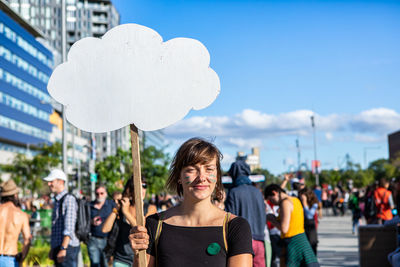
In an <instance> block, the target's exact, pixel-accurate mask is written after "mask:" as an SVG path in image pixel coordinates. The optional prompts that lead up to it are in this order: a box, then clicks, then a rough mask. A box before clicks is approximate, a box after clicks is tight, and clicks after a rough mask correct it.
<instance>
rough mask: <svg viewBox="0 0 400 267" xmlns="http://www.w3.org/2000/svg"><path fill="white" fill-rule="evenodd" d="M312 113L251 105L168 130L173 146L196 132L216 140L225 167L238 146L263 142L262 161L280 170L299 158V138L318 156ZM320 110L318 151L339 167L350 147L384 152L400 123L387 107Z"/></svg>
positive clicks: (306, 156)
mask: <svg viewBox="0 0 400 267" xmlns="http://www.w3.org/2000/svg"><path fill="white" fill-rule="evenodd" d="M312 114H313V112H312V111H311V110H295V111H291V112H287V113H281V114H267V113H264V112H261V111H257V110H252V109H245V110H242V111H241V112H240V113H238V114H235V115H233V116H194V117H190V118H188V119H185V120H182V121H179V122H178V123H176V124H174V125H173V126H171V127H168V128H166V129H165V131H164V132H165V134H166V137H167V139H168V140H172V144H174V145H173V147H176V146H178V145H179V144H181V143H182V142H183V141H184V140H186V139H188V138H191V137H195V136H200V137H204V138H206V139H208V140H211V141H213V142H215V143H216V144H217V146H218V147H219V148H220V149H221V151H222V152H223V154H224V155H225V159H224V161H223V167H224V168H225V169H226V168H228V167H229V164H230V163H231V162H232V161H233V159H234V156H233V155H235V154H236V152H238V151H245V152H246V153H249V152H250V148H251V147H254V146H256V147H260V149H261V158H262V159H261V161H262V166H263V167H265V168H268V169H270V170H272V171H273V172H275V173H279V172H281V171H282V170H284V169H282V168H287V166H288V161H287V159H288V158H292V159H293V158H297V149H296V146H295V142H294V140H295V139H297V138H298V139H299V140H300V146H301V151H302V162H306V163H307V164H308V163H310V161H311V160H312V159H313V143H312V136H313V135H312V128H311V120H310V116H311V115H312ZM314 116H315V122H316V130H317V132H316V133H317V143H318V144H317V145H318V155H319V159H320V160H321V161H322V164H323V167H325V168H334V167H336V164H337V163H336V161H337V162H341V161H343V159H342V158H343V157H344V155H345V154H346V153H351V155H352V157H354V158H360V156H361V158H362V155H363V154H362V153H363V148H364V147H367V146H371V145H374V146H377V147H378V149H376V150H374V151H368V153H369V158H371V159H372V157H379V155H382V151H384V149H385V148H386V146H387V135H388V134H389V133H391V132H394V131H397V130H399V129H400V114H399V113H397V112H396V111H395V110H392V109H387V108H374V109H369V110H365V111H361V112H359V113H357V114H325V115H321V114H314ZM355 144H357V145H355ZM172 151H173V150H172ZM172 151H171V152H172ZM357 154H359V155H357ZM384 154H386V153H384ZM353 155H355V156H353ZM380 157H382V156H380ZM283 159H286V161H284V160H283ZM282 162H283V163H282ZM296 162H297V159H296ZM291 164H292V163H291ZM282 165H283V166H282ZM285 166H286V167H285Z"/></svg>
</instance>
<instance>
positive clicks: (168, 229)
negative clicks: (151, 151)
mask: <svg viewBox="0 0 400 267" xmlns="http://www.w3.org/2000/svg"><path fill="white" fill-rule="evenodd" d="M221 157H222V156H221V153H220V152H219V150H218V149H217V148H216V147H215V146H214V145H213V144H211V143H209V142H207V141H205V140H202V139H199V138H193V139H190V140H188V141H186V142H185V143H184V144H183V145H182V146H181V147H180V148H179V150H178V151H177V153H176V155H175V157H174V160H173V162H172V165H171V172H170V176H169V179H168V181H167V187H168V188H169V189H170V190H173V191H175V192H176V193H177V194H178V195H179V196H183V202H182V204H180V205H178V206H176V207H173V208H171V209H169V210H167V211H165V212H163V213H160V214H154V215H152V216H150V217H148V218H147V219H146V227H143V226H136V227H133V228H132V230H131V233H132V234H131V235H130V236H129V239H130V244H131V247H132V249H133V250H134V251H135V255H138V252H139V250H144V249H146V251H147V256H148V265H147V266H148V267H155V266H163V267H169V266H173V267H176V266H191V267H197V266H199V267H200V266H204V265H205V264H207V265H208V266H228V267H239V266H240V267H250V266H252V264H253V263H252V261H253V259H252V253H253V251H252V236H251V230H250V226H249V223H248V222H247V221H246V220H245V219H243V218H242V217H238V216H235V215H232V214H230V213H226V212H225V211H223V210H221V209H219V208H218V207H216V206H215V205H213V204H212V202H211V199H212V198H213V197H217V198H219V197H221V198H222V196H223V195H222V192H223V186H222V182H221V167H220V159H221ZM135 262H136V261H135ZM134 266H137V265H136V264H135V265H134Z"/></svg>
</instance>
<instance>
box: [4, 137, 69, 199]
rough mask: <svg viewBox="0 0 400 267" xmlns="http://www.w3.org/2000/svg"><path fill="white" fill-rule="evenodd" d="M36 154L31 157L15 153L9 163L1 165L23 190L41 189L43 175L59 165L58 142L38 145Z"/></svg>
mask: <svg viewBox="0 0 400 267" xmlns="http://www.w3.org/2000/svg"><path fill="white" fill-rule="evenodd" d="M36 152H37V153H36V155H35V156H33V157H32V158H30V157H27V156H26V155H25V154H17V155H16V156H15V157H14V159H13V161H12V163H11V164H6V165H3V166H2V167H1V169H2V171H3V172H6V173H10V175H11V178H12V179H13V180H14V181H15V183H16V184H17V185H18V186H20V187H21V188H22V190H23V191H24V192H25V190H26V189H29V190H30V191H31V193H35V192H39V191H40V190H41V189H43V187H44V185H45V183H44V182H43V180H42V179H43V177H45V176H46V175H47V174H48V173H49V170H50V169H52V168H55V167H60V164H61V156H62V148H61V144H60V143H54V144H52V145H48V144H43V145H41V146H40V147H38V150H37V151H36Z"/></svg>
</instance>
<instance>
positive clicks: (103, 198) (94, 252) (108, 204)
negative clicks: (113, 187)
mask: <svg viewBox="0 0 400 267" xmlns="http://www.w3.org/2000/svg"><path fill="white" fill-rule="evenodd" d="M95 194H96V200H94V201H92V202H90V219H91V227H90V234H91V235H90V238H89V241H88V243H87V248H88V254H89V259H90V266H91V267H100V266H101V267H106V266H107V263H108V261H107V257H106V254H105V253H104V249H105V247H106V245H107V236H108V234H107V233H103V232H102V231H101V229H102V227H103V225H104V222H105V220H106V219H107V218H108V216H109V215H110V214H111V212H112V210H113V208H114V207H115V206H116V205H115V202H114V201H112V200H110V199H107V190H106V187H105V186H104V185H99V186H97V188H96V189H95Z"/></svg>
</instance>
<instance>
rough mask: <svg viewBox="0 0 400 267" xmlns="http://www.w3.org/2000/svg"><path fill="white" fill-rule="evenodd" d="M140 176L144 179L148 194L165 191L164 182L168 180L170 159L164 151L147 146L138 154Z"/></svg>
mask: <svg viewBox="0 0 400 267" xmlns="http://www.w3.org/2000/svg"><path fill="white" fill-rule="evenodd" d="M140 160H141V168H142V175H143V176H144V177H146V182H147V184H148V186H149V187H148V189H147V191H148V192H149V194H157V193H159V192H163V191H165V190H166V189H165V182H166V181H167V179H168V174H169V169H168V167H169V164H170V162H171V160H170V157H169V155H168V154H167V153H165V152H164V149H159V148H156V147H155V146H147V147H144V149H143V150H142V151H141V153H140Z"/></svg>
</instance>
